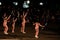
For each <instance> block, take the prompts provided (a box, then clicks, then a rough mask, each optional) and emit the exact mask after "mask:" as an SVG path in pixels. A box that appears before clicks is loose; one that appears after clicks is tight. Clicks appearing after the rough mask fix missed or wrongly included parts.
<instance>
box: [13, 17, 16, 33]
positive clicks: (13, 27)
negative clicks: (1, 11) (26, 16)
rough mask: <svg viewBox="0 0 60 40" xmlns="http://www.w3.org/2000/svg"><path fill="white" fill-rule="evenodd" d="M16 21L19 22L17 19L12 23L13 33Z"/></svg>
mask: <svg viewBox="0 0 60 40" xmlns="http://www.w3.org/2000/svg"><path fill="white" fill-rule="evenodd" d="M16 21H17V18H16V19H14V18H13V22H12V33H14V30H15V23H16Z"/></svg>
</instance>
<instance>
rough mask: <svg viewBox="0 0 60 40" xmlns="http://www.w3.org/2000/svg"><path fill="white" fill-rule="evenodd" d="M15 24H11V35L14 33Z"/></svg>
mask: <svg viewBox="0 0 60 40" xmlns="http://www.w3.org/2000/svg"><path fill="white" fill-rule="evenodd" d="M14 29H15V24H12V33H14Z"/></svg>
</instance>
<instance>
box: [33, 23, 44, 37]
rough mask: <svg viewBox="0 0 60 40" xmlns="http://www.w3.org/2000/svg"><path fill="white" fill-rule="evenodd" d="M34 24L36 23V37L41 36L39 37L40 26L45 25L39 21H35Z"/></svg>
mask: <svg viewBox="0 0 60 40" xmlns="http://www.w3.org/2000/svg"><path fill="white" fill-rule="evenodd" d="M33 25H35V31H36V32H35V38H39V37H38V34H39V26H41V27H44V26H42V25H41V24H40V23H39V22H35V23H33Z"/></svg>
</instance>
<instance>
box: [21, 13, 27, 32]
mask: <svg viewBox="0 0 60 40" xmlns="http://www.w3.org/2000/svg"><path fill="white" fill-rule="evenodd" d="M26 16H27V12H26V14H25V15H24V12H23V15H22V23H21V24H22V27H21V32H22V33H26V32H25V23H26Z"/></svg>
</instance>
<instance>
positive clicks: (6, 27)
mask: <svg viewBox="0 0 60 40" xmlns="http://www.w3.org/2000/svg"><path fill="white" fill-rule="evenodd" d="M4 34H8V26H7V25H6V26H5V28H4Z"/></svg>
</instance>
